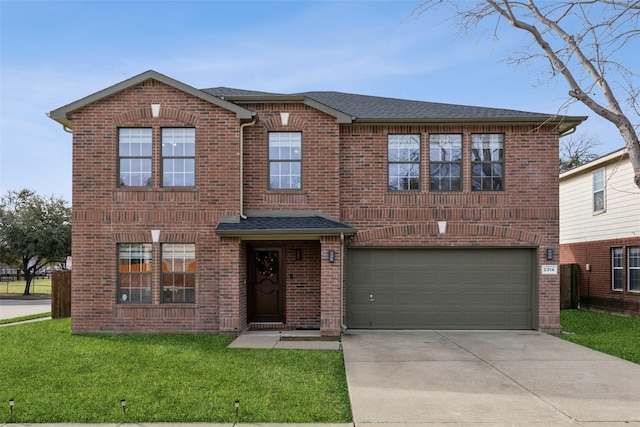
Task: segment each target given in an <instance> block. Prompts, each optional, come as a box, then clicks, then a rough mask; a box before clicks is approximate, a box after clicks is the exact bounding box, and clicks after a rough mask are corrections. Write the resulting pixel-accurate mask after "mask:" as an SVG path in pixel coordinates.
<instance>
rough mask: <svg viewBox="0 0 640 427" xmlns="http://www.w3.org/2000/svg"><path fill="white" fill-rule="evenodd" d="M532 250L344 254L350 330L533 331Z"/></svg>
mask: <svg viewBox="0 0 640 427" xmlns="http://www.w3.org/2000/svg"><path fill="white" fill-rule="evenodd" d="M535 256H536V255H535V250H534V249H519V248H518V249H514V248H508V249H349V251H348V252H347V282H346V289H347V326H348V327H350V328H356V329H358V328H363V329H535V328H536V321H537V309H536V298H535V297H534V296H535V295H536V287H535V285H534V279H535V272H536V268H535V265H536V258H535Z"/></svg>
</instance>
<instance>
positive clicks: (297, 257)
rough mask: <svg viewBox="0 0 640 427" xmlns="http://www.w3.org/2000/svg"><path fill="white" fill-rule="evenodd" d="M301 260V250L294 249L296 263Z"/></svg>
mask: <svg viewBox="0 0 640 427" xmlns="http://www.w3.org/2000/svg"><path fill="white" fill-rule="evenodd" d="M301 259H302V249H296V261H300V260H301Z"/></svg>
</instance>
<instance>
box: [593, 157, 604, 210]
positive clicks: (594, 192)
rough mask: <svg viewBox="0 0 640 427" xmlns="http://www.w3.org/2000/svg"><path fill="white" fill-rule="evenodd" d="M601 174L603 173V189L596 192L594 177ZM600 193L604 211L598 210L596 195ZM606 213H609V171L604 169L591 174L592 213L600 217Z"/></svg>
mask: <svg viewBox="0 0 640 427" xmlns="http://www.w3.org/2000/svg"><path fill="white" fill-rule="evenodd" d="M600 172H602V189H601V190H597V191H596V189H595V188H594V185H593V177H594V176H595V174H597V173H600ZM600 191H602V209H598V210H596V209H595V194H596V193H597V192H600ZM606 211H607V171H606V169H605V168H602V169H598V170H597V171H594V172H593V173H591V213H592V214H593V215H600V214H602V213H605V212H606Z"/></svg>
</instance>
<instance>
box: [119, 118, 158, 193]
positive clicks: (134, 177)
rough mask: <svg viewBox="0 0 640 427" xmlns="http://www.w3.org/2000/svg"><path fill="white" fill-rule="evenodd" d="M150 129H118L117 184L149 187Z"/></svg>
mask: <svg viewBox="0 0 640 427" xmlns="http://www.w3.org/2000/svg"><path fill="white" fill-rule="evenodd" d="M151 139H152V138H151V129H149V128H121V129H118V167H119V171H118V173H119V176H120V179H119V180H118V181H119V182H118V185H119V186H120V187H151V153H152V143H151Z"/></svg>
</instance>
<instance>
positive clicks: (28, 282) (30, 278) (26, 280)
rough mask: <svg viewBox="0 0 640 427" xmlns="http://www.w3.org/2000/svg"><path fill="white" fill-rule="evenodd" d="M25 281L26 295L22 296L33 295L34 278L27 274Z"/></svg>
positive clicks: (25, 274)
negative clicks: (32, 284)
mask: <svg viewBox="0 0 640 427" xmlns="http://www.w3.org/2000/svg"><path fill="white" fill-rule="evenodd" d="M24 280H25V282H26V285H24V293H23V294H22V295H31V280H33V276H32V275H31V274H30V273H29V272H26V273H24Z"/></svg>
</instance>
